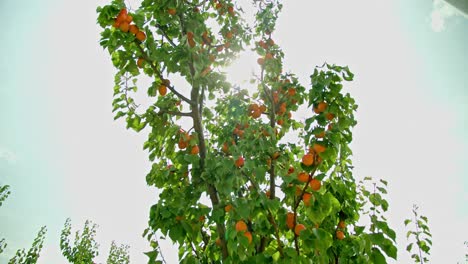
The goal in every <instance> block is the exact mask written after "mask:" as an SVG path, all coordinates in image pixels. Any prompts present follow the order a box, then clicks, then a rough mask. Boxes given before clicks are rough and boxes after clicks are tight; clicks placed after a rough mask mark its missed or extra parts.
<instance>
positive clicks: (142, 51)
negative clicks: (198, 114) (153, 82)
mask: <svg viewBox="0 0 468 264" xmlns="http://www.w3.org/2000/svg"><path fill="white" fill-rule="evenodd" d="M135 43H136V46H137V47H138V49H139V50H140V53H141V55H142V57H143V59H144V60H145V61H147V62H148V63H149V65H150V66H151V69H153V71H154V72H155V73H156V75H157V76H158V77H159V79H161V80H163V79H164V77H163V76H162V74H161V72H160V71H159V70H158V69H157V68H156V65H154V64H153V61H152V60H151V59H150V57H149V56H148V54H147V53H146V52H145V51H144V50H143V48H142V47H141V46H140V43H138V41H137V40H135ZM167 88H169V90H170V91H171V92H173V93H174V94H175V95H177V97H179V98H180V99H182V100H184V101H185V102H187V103H188V104H189V105H195V102H193V101H192V100H190V99H189V98H187V97H185V96H184V95H183V94H181V93H179V92H178V91H177V90H176V89H175V88H174V86H171V85H168V86H167Z"/></svg>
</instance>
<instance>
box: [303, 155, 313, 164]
mask: <svg viewBox="0 0 468 264" xmlns="http://www.w3.org/2000/svg"><path fill="white" fill-rule="evenodd" d="M302 164H304V165H305V166H311V165H312V164H314V155H313V154H310V153H307V154H305V155H304V156H303V157H302Z"/></svg>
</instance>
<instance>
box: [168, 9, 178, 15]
mask: <svg viewBox="0 0 468 264" xmlns="http://www.w3.org/2000/svg"><path fill="white" fill-rule="evenodd" d="M167 13H169V15H171V16H173V15H175V14H176V13H177V10H176V9H175V8H169V9H167Z"/></svg>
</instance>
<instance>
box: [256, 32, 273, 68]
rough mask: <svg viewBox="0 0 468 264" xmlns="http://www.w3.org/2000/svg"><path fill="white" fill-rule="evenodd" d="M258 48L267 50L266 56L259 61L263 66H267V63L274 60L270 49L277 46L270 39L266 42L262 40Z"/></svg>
mask: <svg viewBox="0 0 468 264" xmlns="http://www.w3.org/2000/svg"><path fill="white" fill-rule="evenodd" d="M257 44H258V46H260V47H261V48H262V49H264V50H266V54H265V56H264V57H260V58H258V59H257V63H258V64H259V65H261V66H263V65H264V64H265V62H266V61H268V60H271V59H273V54H272V53H271V52H269V49H270V47H272V46H273V45H275V42H274V41H273V39H271V38H268V39H267V40H266V41H263V40H260V41H259V42H258V43H257Z"/></svg>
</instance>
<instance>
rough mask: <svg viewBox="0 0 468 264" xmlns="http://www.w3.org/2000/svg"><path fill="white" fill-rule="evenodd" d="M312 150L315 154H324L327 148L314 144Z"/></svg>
mask: <svg viewBox="0 0 468 264" xmlns="http://www.w3.org/2000/svg"><path fill="white" fill-rule="evenodd" d="M312 148H313V149H314V151H315V153H322V152H324V151H325V150H326V149H327V148H326V147H325V146H324V145H321V144H318V143H315V144H314V145H313V146H312Z"/></svg>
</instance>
